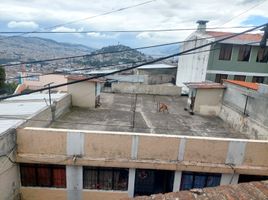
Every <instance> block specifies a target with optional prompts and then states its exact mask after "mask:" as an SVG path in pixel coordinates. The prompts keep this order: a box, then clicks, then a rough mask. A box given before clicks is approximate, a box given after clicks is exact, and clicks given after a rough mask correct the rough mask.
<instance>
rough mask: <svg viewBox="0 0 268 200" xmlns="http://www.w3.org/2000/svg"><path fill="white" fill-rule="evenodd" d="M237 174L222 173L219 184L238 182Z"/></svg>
mask: <svg viewBox="0 0 268 200" xmlns="http://www.w3.org/2000/svg"><path fill="white" fill-rule="evenodd" d="M238 178H239V174H222V175H221V183H220V185H229V184H237V183H238Z"/></svg>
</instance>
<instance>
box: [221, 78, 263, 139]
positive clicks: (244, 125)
mask: <svg viewBox="0 0 268 200" xmlns="http://www.w3.org/2000/svg"><path fill="white" fill-rule="evenodd" d="M225 85H226V86H227V89H226V90H225V92H224V96H223V101H222V104H223V105H222V107H221V111H220V114H219V116H220V117H221V118H222V119H223V120H224V121H226V122H227V123H228V124H229V125H230V126H231V127H232V128H234V129H236V130H238V131H240V132H242V133H244V134H247V135H248V137H250V138H252V139H268V126H267V125H268V112H267V110H268V95H267V94H263V93H260V92H258V91H255V90H250V89H246V88H243V87H240V86H237V85H232V84H229V83H225Z"/></svg>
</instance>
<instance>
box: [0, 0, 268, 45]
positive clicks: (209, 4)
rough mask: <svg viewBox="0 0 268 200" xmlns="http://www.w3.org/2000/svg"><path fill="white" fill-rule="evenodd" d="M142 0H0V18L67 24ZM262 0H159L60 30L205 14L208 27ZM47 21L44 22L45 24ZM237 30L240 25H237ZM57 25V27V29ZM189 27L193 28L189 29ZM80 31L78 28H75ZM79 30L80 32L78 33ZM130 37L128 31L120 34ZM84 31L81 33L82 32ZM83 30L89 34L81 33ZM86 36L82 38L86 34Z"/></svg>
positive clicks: (155, 37) (137, 25)
mask: <svg viewBox="0 0 268 200" xmlns="http://www.w3.org/2000/svg"><path fill="white" fill-rule="evenodd" d="M142 1H143V0H124V1H122V0H111V1H107V0H91V1H90V3H88V0H80V1H77V0H68V1H66V0H43V1H35V0H24V1H21V0H1V1H0V21H1V20H2V21H14V20H15V21H18V22H19V21H30V22H31V21H33V22H38V23H39V24H43V26H41V25H40V28H44V27H47V26H48V27H49V26H53V25H56V24H64V23H66V22H69V21H76V20H77V19H83V18H87V17H90V16H95V15H98V14H100V13H104V12H107V11H111V10H116V9H119V8H122V7H126V6H130V5H134V4H138V3H141V2H142ZM257 3H260V0H224V1H215V0H202V1H200V0H189V1H179V0H157V1H154V2H152V3H150V4H146V5H143V6H139V7H135V8H132V9H128V10H123V11H121V12H116V13H112V14H109V15H104V16H100V17H95V18H92V19H90V18H89V19H87V20H82V21H79V22H77V23H74V24H68V27H66V26H63V27H58V28H56V30H57V31H75V30H78V29H79V28H81V27H84V30H140V29H173V28H195V27H196V24H195V22H196V21H197V20H199V19H207V20H209V21H210V22H209V23H208V26H209V27H215V26H221V25H222V24H224V23H225V22H227V21H228V20H230V19H232V18H233V17H235V16H237V15H239V14H240V13H242V12H243V11H245V10H248V9H249V8H251V7H253V6H254V5H256V4H257ZM267 6H268V1H266V2H264V3H263V4H261V5H259V6H257V7H254V8H253V9H251V10H249V11H248V12H246V13H244V14H243V15H241V16H239V17H235V18H234V19H233V20H232V21H230V22H229V23H227V24H226V25H225V26H239V25H242V22H243V21H244V20H245V19H247V18H248V17H249V16H251V15H259V16H264V17H268V12H267V11H266V10H267V9H266V8H267ZM44 24H45V25H44ZM235 30H238V31H239V29H235ZM54 31H55V29H54ZM190 32H191V31H190ZM190 32H189V31H180V32H166V33H140V34H137V36H136V38H137V40H139V41H145V40H146V42H147V41H150V42H151V43H154V42H156V41H157V42H159V43H160V42H174V41H177V40H183V39H185V38H186V37H187V36H188V35H189V33H190ZM74 34H76V33H74ZM77 35H78V34H77ZM122 35H123V36H124V37H125V38H124V39H126V37H127V34H122ZM122 35H119V36H118V35H116V34H112V33H111V34H110V33H97V32H95V33H89V34H87V36H88V37H90V38H92V39H94V38H96V39H97V38H103V39H105V38H106V39H111V40H112V39H116V40H117V39H118V38H121V36H122ZM80 36H81V35H80ZM83 36H85V35H83ZM88 37H84V38H88Z"/></svg>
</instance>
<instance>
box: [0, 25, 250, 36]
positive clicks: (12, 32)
mask: <svg viewBox="0 0 268 200" xmlns="http://www.w3.org/2000/svg"><path fill="white" fill-rule="evenodd" d="M253 27H255V26H232V27H207V28H204V29H208V30H214V29H241V28H253ZM201 29H202V28H201ZM192 30H196V28H173V29H143V30H88V31H35V32H32V33H34V34H43V33H45V34H73V33H143V32H176V31H192ZM18 33H20V34H24V33H29V32H26V31H1V32H0V34H18Z"/></svg>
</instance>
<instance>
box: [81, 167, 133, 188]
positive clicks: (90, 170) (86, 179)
mask: <svg viewBox="0 0 268 200" xmlns="http://www.w3.org/2000/svg"><path fill="white" fill-rule="evenodd" d="M83 188H85V189H99V190H127V188H128V169H122V168H102V167H84V168H83Z"/></svg>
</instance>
